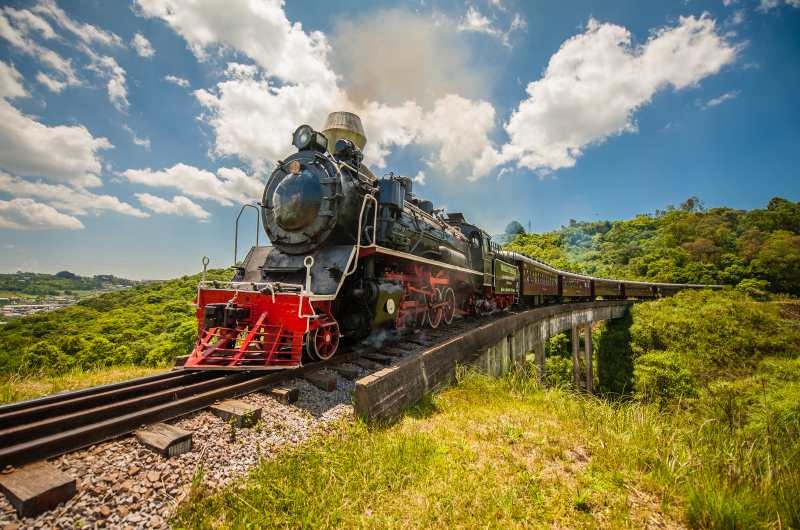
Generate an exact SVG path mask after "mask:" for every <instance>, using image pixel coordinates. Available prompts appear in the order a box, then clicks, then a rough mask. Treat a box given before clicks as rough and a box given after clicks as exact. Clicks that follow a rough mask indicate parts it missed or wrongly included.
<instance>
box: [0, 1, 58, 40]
mask: <svg viewBox="0 0 800 530" xmlns="http://www.w3.org/2000/svg"><path fill="white" fill-rule="evenodd" d="M3 13H5V14H6V15H7V16H8V17H9V18H11V19H13V20H14V23H15V24H16V25H17V26H18V27H20V28H22V29H23V30H24V31H25V33H30V32H33V31H37V32H39V34H40V35H41V36H42V38H45V39H48V40H49V39H54V38H56V33H55V31H53V28H52V26H50V24H48V23H47V21H46V20H45V19H43V18H42V17H40V16H38V15H34V14H33V13H31V12H30V11H28V10H27V9H14V8H13V7H4V8H3Z"/></svg>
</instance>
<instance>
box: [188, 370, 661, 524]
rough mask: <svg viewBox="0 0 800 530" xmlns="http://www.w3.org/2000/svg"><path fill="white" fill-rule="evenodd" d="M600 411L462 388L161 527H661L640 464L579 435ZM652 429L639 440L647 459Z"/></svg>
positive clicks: (520, 384)
mask: <svg viewBox="0 0 800 530" xmlns="http://www.w3.org/2000/svg"><path fill="white" fill-rule="evenodd" d="M598 407H600V408H605V409H607V412H613V411H614V410H615V409H614V408H612V407H609V406H608V405H605V404H602V403H601V402H599V401H597V400H593V399H584V398H579V399H576V398H575V396H573V395H571V394H569V393H567V392H564V391H561V390H557V389H554V390H546V391H542V390H540V389H537V388H536V387H535V386H534V385H533V384H532V383H531V382H530V380H527V379H514V378H506V379H502V380H491V379H488V378H486V377H482V376H477V375H469V376H467V377H466V378H465V379H464V380H463V381H462V383H461V384H460V385H459V386H458V387H456V388H452V389H449V390H445V391H443V392H442V393H440V394H437V395H435V396H431V397H429V398H428V399H427V400H426V401H425V402H423V403H422V404H421V405H420V406H418V407H417V408H416V409H414V410H412V411H410V413H409V414H408V415H406V417H405V418H404V419H403V420H402V421H401V422H399V423H398V424H396V425H394V426H391V427H387V428H370V427H367V426H366V425H364V424H363V423H361V422H352V423H347V422H345V423H342V424H340V425H339V426H338V428H337V429H336V430H335V431H334V433H333V434H330V435H327V436H321V437H318V438H316V439H314V440H313V441H312V442H310V443H307V444H305V445H303V446H301V447H299V448H297V449H290V450H288V451H287V452H286V453H285V454H284V455H282V456H281V457H279V458H278V459H276V460H271V461H266V462H263V463H262V464H261V465H260V466H258V467H257V468H256V469H255V471H253V473H252V475H251V477H250V479H249V480H247V481H246V482H244V483H242V484H240V485H237V486H234V487H231V488H228V489H225V490H222V491H221V492H219V493H217V494H215V495H213V496H211V497H209V498H205V499H198V498H195V499H194V501H193V502H192V503H191V504H185V505H184V506H183V507H182V510H181V511H180V512H179V514H178V516H177V518H176V519H175V520H174V521H173V524H174V525H175V526H176V527H186V528H198V527H199V528H228V527H233V528H246V527H249V528H269V527H293V528H294V527H361V528H396V527H404V528H427V527H439V528H450V527H487V526H491V527H499V528H508V527H529V526H535V527H553V526H556V527H577V528H596V527H605V528H639V527H642V526H643V525H644V524H645V523H646V522H647V521H648V520H649V519H650V518H651V517H652V516H653V512H661V511H662V510H663V511H664V512H665V513H666V515H660V514H658V513H657V514H656V515H655V517H658V518H661V519H663V520H664V522H665V523H667V524H670V523H672V521H673V519H672V514H673V513H676V512H675V506H674V505H673V504H672V503H671V500H670V498H669V497H663V496H661V495H660V494H661V493H663V491H662V490H661V489H660V488H658V487H657V486H654V485H653V484H651V483H648V481H647V480H645V477H644V476H643V474H642V473H641V471H640V470H639V469H637V468H636V466H635V462H636V461H638V456H636V455H634V458H630V456H632V455H629V454H628V453H627V452H626V453H624V454H622V453H620V452H619V451H618V450H617V449H618V446H615V449H613V450H612V449H611V448H610V447H609V443H614V444H618V442H619V440H618V439H615V438H613V437H612V436H611V431H610V429H609V430H608V431H606V432H604V433H603V436H597V434H598V433H597V432H596V431H595V430H594V429H593V428H592V427H591V426H592V425H594V424H595V423H597V422H598V420H599V418H596V417H595V416H594V413H595V409H596V408H598ZM604 419H605V418H604ZM627 419H628V420H630V421H634V420H636V419H637V418H636V417H635V416H630V417H628V418H627ZM598 425H599V424H598ZM652 427H653V425H650V424H647V425H645V426H642V427H641V428H640V431H641V432H642V433H646V434H647V435H648V436H649V441H648V443H649V445H650V446H651V447H652V446H654V445H656V444H657V438H658V434H660V433H655V432H653V431H652ZM634 435H635V436H641V435H642V434H634ZM623 445H624V446H625V447H628V443H627V442H625V443H624V444H623ZM609 456H611V457H612V458H609Z"/></svg>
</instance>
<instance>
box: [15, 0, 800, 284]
mask: <svg viewBox="0 0 800 530" xmlns="http://www.w3.org/2000/svg"><path fill="white" fill-rule="evenodd" d="M798 35H800V0H752V1H749V0H708V1H699V0H680V1H675V2H669V1H666V0H665V1H660V2H641V1H639V0H630V1H629V0H619V1H614V2H611V1H588V0H587V1H579V0H564V1H561V2H523V1H515V0H467V1H464V0H460V1H456V0H424V1H421V0H417V1H413V2H399V3H397V2H369V3H366V2H359V1H356V0H339V1H338V2H335V3H331V2H330V1H325V2H322V1H310V0H309V1H290V2H286V3H284V2H280V1H276V0H206V1H203V2H196V1H194V0H126V1H117V2H106V1H102V0H70V1H66V0H62V1H56V0H25V1H19V2H3V3H2V4H0V271H2V272H13V271H17V270H23V271H34V272H50V273H52V272H56V271H59V270H65V269H66V270H70V271H73V272H76V273H78V274H84V275H90V274H104V273H112V274H116V275H118V276H123V277H128V278H134V279H159V278H170V277H175V276H179V275H183V274H191V273H195V272H197V271H199V270H201V269H202V265H201V260H202V257H203V256H208V257H209V258H210V260H211V266H212V267H214V266H216V267H222V266H227V265H229V264H231V263H232V261H233V239H234V222H235V219H236V215H237V214H238V212H239V208H240V206H241V204H244V203H253V202H257V201H259V200H260V198H261V194H262V191H263V187H264V183H265V182H266V179H267V178H268V176H269V174H270V171H271V168H272V167H273V165H274V162H275V160H279V159H282V158H284V157H285V156H288V155H289V154H291V153H292V152H293V151H294V149H293V148H292V147H291V133H292V131H293V130H294V129H295V128H296V127H297V126H298V125H301V124H303V123H308V124H310V125H312V126H313V127H315V128H318V129H321V128H322V125H323V123H324V120H325V117H326V115H327V114H328V113H329V112H331V111H336V110H347V111H352V112H356V113H357V114H359V115H360V116H361V119H362V121H363V124H364V127H365V130H366V135H367V146H366V148H365V163H367V164H368V165H370V167H371V168H372V169H373V171H374V172H375V173H376V174H379V175H383V174H387V173H389V172H390V171H391V172H394V173H395V174H400V175H408V176H410V177H413V178H414V180H415V185H414V191H415V194H416V195H417V196H420V197H423V198H426V199H430V200H432V201H433V202H434V204H435V205H436V206H437V207H444V208H446V209H447V211H450V212H455V211H460V212H463V213H464V214H465V215H466V216H467V218H468V219H471V220H472V221H473V222H475V223H476V224H478V225H480V226H482V227H484V228H485V229H486V230H487V231H489V232H490V233H499V232H502V230H503V228H504V227H505V225H506V224H507V223H508V222H509V221H511V220H518V221H519V222H521V223H522V224H523V225H524V226H525V227H526V228H528V227H530V228H531V229H532V230H534V231H545V230H552V229H554V228H557V227H559V226H561V225H563V224H566V223H568V222H569V220H570V219H577V220H589V221H591V220H597V219H624V218H630V217H632V216H634V215H636V214H639V213H645V212H653V211H655V210H656V209H663V208H665V207H666V206H667V205H670V204H674V205H677V204H680V203H681V202H682V201H684V200H685V199H686V198H687V197H689V196H698V197H700V199H701V200H702V201H703V202H704V203H705V204H706V206H709V207H714V206H730V207H734V208H742V209H750V208H757V207H764V206H765V205H766V203H767V202H768V201H769V199H770V198H772V197H774V196H782V197H785V198H788V199H792V200H798V199H800V175H798V169H797V168H798V165H800V164H798V162H800V104H798V100H797V94H798V93H800V38H798ZM254 224H255V215H254V213H253V212H252V211H249V210H248V211H247V212H246V213H245V214H244V215H243V217H242V227H241V232H240V243H239V247H240V249H241V248H245V247H249V246H250V245H252V244H253V243H254V240H255V230H254ZM260 238H261V241H262V242H263V241H264V239H265V235H264V233H263V230H261V235H260Z"/></svg>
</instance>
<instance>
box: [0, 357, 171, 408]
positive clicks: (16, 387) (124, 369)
mask: <svg viewBox="0 0 800 530" xmlns="http://www.w3.org/2000/svg"><path fill="white" fill-rule="evenodd" d="M164 370H166V368H164V367H162V368H153V367H149V366H133V365H122V366H113V367H107V368H92V369H89V370H83V369H81V368H73V369H71V370H69V371H68V372H66V373H63V374H59V375H48V374H41V375H38V376H37V375H19V374H11V375H6V376H3V377H2V378H0V404H1V403H11V402H13V401H21V400H24V399H33V398H38V397H42V396H46V395H48V394H54V393H56V392H64V391H68V390H78V389H80V388H87V387H90V386H97V385H106V384H110V383H119V382H120V381H126V380H128V379H134V378H136V377H145V376H148V375H153V374H157V373H159V372H163V371H164Z"/></svg>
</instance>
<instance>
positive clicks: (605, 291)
mask: <svg viewBox="0 0 800 530" xmlns="http://www.w3.org/2000/svg"><path fill="white" fill-rule="evenodd" d="M592 282H593V284H594V296H596V297H601V298H605V299H607V300H613V299H618V298H622V297H623V283H622V282H618V281H615V280H606V279H602V278H595V279H594V280H592Z"/></svg>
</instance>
